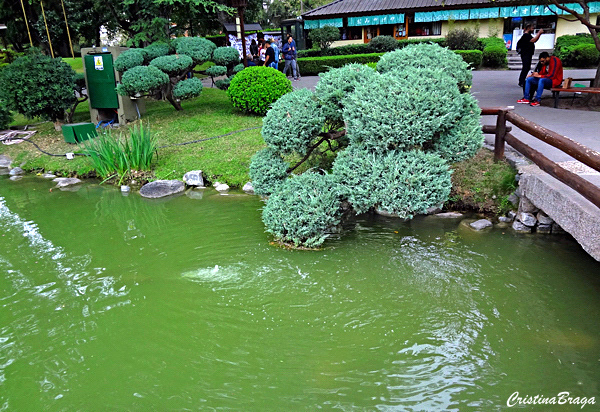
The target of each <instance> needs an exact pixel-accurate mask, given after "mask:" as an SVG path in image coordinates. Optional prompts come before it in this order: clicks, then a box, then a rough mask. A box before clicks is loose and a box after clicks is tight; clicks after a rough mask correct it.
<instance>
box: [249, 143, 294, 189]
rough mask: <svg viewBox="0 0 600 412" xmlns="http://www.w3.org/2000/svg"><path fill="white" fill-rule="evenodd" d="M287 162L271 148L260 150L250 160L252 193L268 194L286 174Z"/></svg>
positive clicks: (281, 181) (279, 183) (278, 184)
mask: <svg viewBox="0 0 600 412" xmlns="http://www.w3.org/2000/svg"><path fill="white" fill-rule="evenodd" d="M288 167H289V164H288V163H286V162H285V161H284V160H283V159H282V157H281V156H280V155H279V154H278V153H277V151H275V150H274V149H271V148H265V149H263V150H260V151H259V152H258V153H256V154H255V155H254V156H252V159H251V160H250V180H252V186H253V187H254V193H256V194H257V195H259V196H270V195H271V193H273V192H275V191H276V190H277V188H278V187H279V186H280V185H281V183H283V181H284V180H285V178H286V177H287V176H288V173H287V169H288Z"/></svg>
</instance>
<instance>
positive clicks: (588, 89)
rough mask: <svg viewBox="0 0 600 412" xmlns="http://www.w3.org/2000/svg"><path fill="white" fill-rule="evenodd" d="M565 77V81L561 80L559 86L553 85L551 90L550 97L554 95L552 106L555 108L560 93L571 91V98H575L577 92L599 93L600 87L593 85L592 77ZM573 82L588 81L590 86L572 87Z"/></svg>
mask: <svg viewBox="0 0 600 412" xmlns="http://www.w3.org/2000/svg"><path fill="white" fill-rule="evenodd" d="M569 79H570V80H571V81H570V82H568V87H564V86H565V83H567V80H569ZM569 79H565V81H563V84H562V85H561V86H560V87H553V88H552V89H551V90H552V97H554V108H555V109H557V108H558V102H559V99H560V93H573V99H575V95H576V94H577V93H592V94H600V88H599V87H594V78H593V77H591V78H588V77H586V78H580V79H572V78H569ZM573 82H589V83H590V87H572V86H571V84H573Z"/></svg>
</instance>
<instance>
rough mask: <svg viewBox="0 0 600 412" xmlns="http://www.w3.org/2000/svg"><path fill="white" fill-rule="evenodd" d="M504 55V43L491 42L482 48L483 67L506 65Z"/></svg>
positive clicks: (505, 53)
mask: <svg viewBox="0 0 600 412" xmlns="http://www.w3.org/2000/svg"><path fill="white" fill-rule="evenodd" d="M506 55H507V52H506V46H504V44H502V45H494V44H492V45H491V46H487V47H485V48H484V49H483V55H482V63H483V65H484V66H485V67H506V66H507V65H508V61H507V59H506Z"/></svg>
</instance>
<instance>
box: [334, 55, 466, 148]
mask: <svg viewBox="0 0 600 412" xmlns="http://www.w3.org/2000/svg"><path fill="white" fill-rule="evenodd" d="M436 47H437V46H436ZM392 53H395V52H392ZM450 53H451V54H453V53H452V52H450ZM384 57H385V56H384ZM456 57H457V58H460V57H459V56H456ZM461 110H462V100H461V99H460V93H459V91H458V87H457V86H456V81H455V80H454V79H453V78H452V77H450V75H449V74H448V73H447V72H446V71H445V70H444V69H442V68H437V69H432V68H421V69H419V70H414V69H413V68H411V67H405V68H404V69H403V70H402V69H398V70H396V71H393V72H390V73H386V74H383V75H378V76H374V77H373V78H372V79H370V81H369V83H368V84H365V85H360V86H357V88H356V90H355V92H354V93H352V94H351V95H349V96H348V98H347V99H346V107H345V108H344V121H345V122H346V127H347V132H348V137H349V138H350V142H351V144H359V145H365V146H367V147H368V148H369V149H373V150H379V151H385V150H392V149H408V148H410V147H414V146H415V145H422V144H423V143H425V142H428V141H430V140H432V139H433V138H434V136H435V135H436V134H438V133H440V132H442V131H444V130H446V128H447V127H448V125H451V124H453V123H454V121H455V120H456V119H457V118H458V116H459V115H460V113H461Z"/></svg>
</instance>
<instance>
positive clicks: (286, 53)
mask: <svg viewBox="0 0 600 412" xmlns="http://www.w3.org/2000/svg"><path fill="white" fill-rule="evenodd" d="M281 51H282V52H283V57H284V59H285V67H284V68H283V74H285V75H286V76H287V73H288V69H289V68H291V69H292V74H293V75H294V80H298V74H297V72H296V43H295V42H294V39H293V38H292V36H289V37H288V41H287V43H285V44H284V45H283V48H282V49H281Z"/></svg>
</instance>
